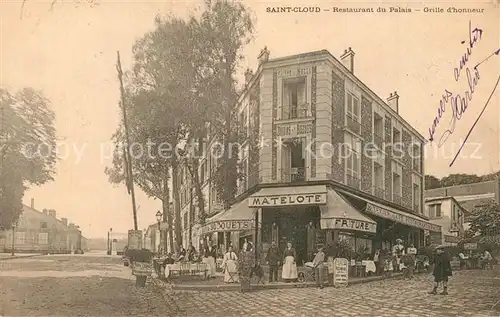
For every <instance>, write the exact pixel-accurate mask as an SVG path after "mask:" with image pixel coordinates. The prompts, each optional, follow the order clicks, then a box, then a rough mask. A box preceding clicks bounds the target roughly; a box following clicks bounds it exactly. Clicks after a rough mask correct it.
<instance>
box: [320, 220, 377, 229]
mask: <svg viewBox="0 0 500 317" xmlns="http://www.w3.org/2000/svg"><path fill="white" fill-rule="evenodd" d="M321 222H322V228H323V229H327V228H328V229H344V230H356V231H362V232H372V233H375V232H377V225H376V224H374V223H370V222H367V221H361V220H354V219H347V218H331V219H321ZM323 224H325V225H326V226H323Z"/></svg>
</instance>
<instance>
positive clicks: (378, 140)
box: [373, 133, 384, 150]
mask: <svg viewBox="0 0 500 317" xmlns="http://www.w3.org/2000/svg"><path fill="white" fill-rule="evenodd" d="M373 143H374V144H375V146H376V147H377V148H379V149H380V150H383V149H384V139H383V138H382V137H381V136H380V135H378V134H377V133H375V134H373Z"/></svg>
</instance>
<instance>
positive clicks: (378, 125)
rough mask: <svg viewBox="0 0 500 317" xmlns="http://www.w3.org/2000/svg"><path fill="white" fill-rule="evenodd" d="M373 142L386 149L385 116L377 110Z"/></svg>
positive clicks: (374, 118) (374, 120)
mask: <svg viewBox="0 0 500 317" xmlns="http://www.w3.org/2000/svg"><path fill="white" fill-rule="evenodd" d="M373 143H375V145H376V146H377V147H378V148H379V149H381V150H383V149H384V118H383V117H382V116H381V115H379V114H378V113H376V112H374V113H373Z"/></svg>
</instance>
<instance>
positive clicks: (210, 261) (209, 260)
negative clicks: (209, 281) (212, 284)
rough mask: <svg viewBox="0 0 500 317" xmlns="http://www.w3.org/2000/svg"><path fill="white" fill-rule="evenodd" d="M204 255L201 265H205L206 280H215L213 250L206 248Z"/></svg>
mask: <svg viewBox="0 0 500 317" xmlns="http://www.w3.org/2000/svg"><path fill="white" fill-rule="evenodd" d="M204 255H205V256H204V258H203V263H205V264H206V265H207V278H215V272H216V267H215V248H214V247H210V246H207V247H206V248H205V254H204Z"/></svg>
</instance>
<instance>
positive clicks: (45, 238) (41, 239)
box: [38, 232, 49, 244]
mask: <svg viewBox="0 0 500 317" xmlns="http://www.w3.org/2000/svg"><path fill="white" fill-rule="evenodd" d="M38 244H49V234H48V233H47V232H41V233H39V234H38Z"/></svg>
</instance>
